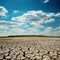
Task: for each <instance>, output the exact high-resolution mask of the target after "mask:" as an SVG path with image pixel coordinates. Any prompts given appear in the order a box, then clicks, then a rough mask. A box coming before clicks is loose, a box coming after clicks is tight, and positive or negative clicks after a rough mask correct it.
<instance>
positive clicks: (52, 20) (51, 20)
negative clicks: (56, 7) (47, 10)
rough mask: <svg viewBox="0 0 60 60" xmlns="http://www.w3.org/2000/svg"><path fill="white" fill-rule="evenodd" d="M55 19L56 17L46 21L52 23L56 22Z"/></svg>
mask: <svg viewBox="0 0 60 60" xmlns="http://www.w3.org/2000/svg"><path fill="white" fill-rule="evenodd" d="M54 21H55V19H54V18H51V19H49V20H46V21H45V23H51V22H54Z"/></svg>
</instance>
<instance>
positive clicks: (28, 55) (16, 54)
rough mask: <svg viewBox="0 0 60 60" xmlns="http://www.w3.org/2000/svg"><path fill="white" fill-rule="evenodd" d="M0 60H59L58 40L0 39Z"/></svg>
mask: <svg viewBox="0 0 60 60" xmlns="http://www.w3.org/2000/svg"><path fill="white" fill-rule="evenodd" d="M0 60H60V38H48V37H14V38H13V37H10V38H0Z"/></svg>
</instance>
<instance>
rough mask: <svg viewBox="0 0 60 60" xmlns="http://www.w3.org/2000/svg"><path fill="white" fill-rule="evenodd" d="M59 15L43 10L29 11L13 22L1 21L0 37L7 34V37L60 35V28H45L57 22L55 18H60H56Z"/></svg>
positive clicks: (15, 18) (13, 18) (14, 18)
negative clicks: (48, 24)
mask: <svg viewBox="0 0 60 60" xmlns="http://www.w3.org/2000/svg"><path fill="white" fill-rule="evenodd" d="M57 14H58V13H56V14H55V13H46V12H43V11H42V10H39V11H28V12H26V13H24V14H23V15H21V16H16V17H12V21H6V20H0V23H2V25H1V24H0V29H1V31H0V32H2V33H0V35H2V34H4V35H5V33H6V35H13V34H15V35H25V34H26V35H28V34H29V35H60V34H59V32H60V26H58V27H55V28H53V27H49V26H47V27H46V26H44V24H47V23H53V22H55V20H56V19H55V17H58V16H59V15H58V16H56V15H57ZM2 29H3V30H2ZM41 29H43V31H42V30H41Z"/></svg>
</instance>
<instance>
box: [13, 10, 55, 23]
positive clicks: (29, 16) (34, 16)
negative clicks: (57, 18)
mask: <svg viewBox="0 0 60 60" xmlns="http://www.w3.org/2000/svg"><path fill="white" fill-rule="evenodd" d="M53 16H54V13H45V12H43V11H42V10H40V11H28V12H26V13H24V14H23V15H22V16H17V17H12V20H14V21H20V22H26V21H27V22H29V21H30V22H40V23H45V21H47V20H48V22H47V23H51V22H54V18H53Z"/></svg>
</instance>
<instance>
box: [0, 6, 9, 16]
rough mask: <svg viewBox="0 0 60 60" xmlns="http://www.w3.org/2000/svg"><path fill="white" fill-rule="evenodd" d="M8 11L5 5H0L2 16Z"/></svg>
mask: <svg viewBox="0 0 60 60" xmlns="http://www.w3.org/2000/svg"><path fill="white" fill-rule="evenodd" d="M7 13H8V11H7V9H6V8H5V7H4V6H0V16H6V14H7Z"/></svg>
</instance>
